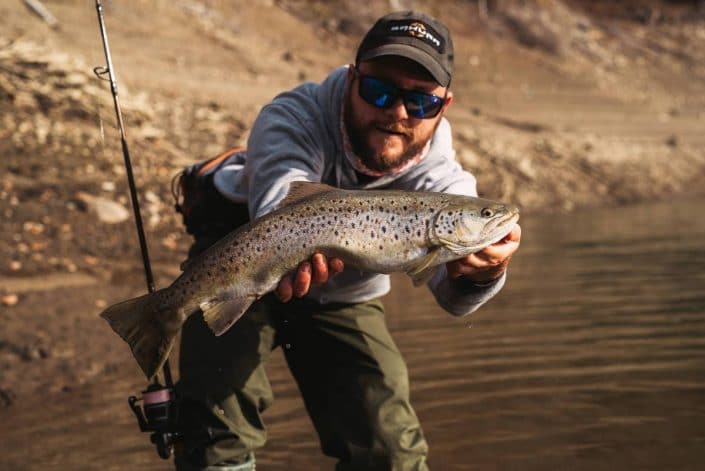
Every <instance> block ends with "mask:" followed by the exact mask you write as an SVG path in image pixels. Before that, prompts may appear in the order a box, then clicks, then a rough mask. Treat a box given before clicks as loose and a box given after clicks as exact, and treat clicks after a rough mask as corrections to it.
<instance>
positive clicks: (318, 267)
mask: <svg viewBox="0 0 705 471" xmlns="http://www.w3.org/2000/svg"><path fill="white" fill-rule="evenodd" d="M343 268H344V266H343V261H342V260H341V259H339V258H337V257H334V258H331V259H330V260H327V259H326V257H325V255H323V254H322V253H320V252H316V253H315V254H313V256H312V257H311V260H310V261H308V260H307V261H305V262H301V264H300V265H299V268H298V269H297V270H296V274H295V275H294V276H291V275H286V276H285V277H284V278H282V279H281V281H280V282H279V286H277V289H276V290H275V294H276V295H277V297H278V298H279V300H280V301H281V302H284V303H286V302H289V301H291V298H292V297H296V298H301V297H303V296H305V295H306V293H308V290H309V289H310V288H311V285H313V286H319V285H322V284H323V283H325V282H327V281H328V279H329V278H330V277H332V276H333V275H335V274H336V273H340V272H341V271H343Z"/></svg>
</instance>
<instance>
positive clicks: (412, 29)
mask: <svg viewBox="0 0 705 471" xmlns="http://www.w3.org/2000/svg"><path fill="white" fill-rule="evenodd" d="M389 31H390V32H391V33H406V34H408V35H410V36H414V37H415V38H419V39H422V40H424V41H426V42H429V43H431V44H432V45H433V46H434V47H436V48H440V47H441V41H440V40H439V39H438V38H436V37H435V36H434V35H433V34H431V33H430V32H429V31H428V29H427V28H426V25H425V24H423V23H420V22H418V21H414V22H413V23H407V24H396V25H392V26H391V27H390V28H389Z"/></svg>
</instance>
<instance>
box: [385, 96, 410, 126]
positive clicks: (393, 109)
mask: <svg viewBox="0 0 705 471" xmlns="http://www.w3.org/2000/svg"><path fill="white" fill-rule="evenodd" d="M384 111H385V112H386V114H387V116H389V117H392V118H394V119H395V120H397V121H402V120H405V119H408V118H409V114H408V113H407V112H406V106H405V105H404V99H403V97H401V96H398V97H397V98H396V99H395V100H394V102H393V103H392V104H391V105H390V106H389V108H385V109H384Z"/></svg>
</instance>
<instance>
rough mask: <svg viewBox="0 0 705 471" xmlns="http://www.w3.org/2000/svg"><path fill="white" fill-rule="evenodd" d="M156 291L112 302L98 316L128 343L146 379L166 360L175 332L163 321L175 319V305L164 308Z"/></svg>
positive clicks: (176, 316) (175, 330) (176, 313)
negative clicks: (112, 303)
mask: <svg viewBox="0 0 705 471" xmlns="http://www.w3.org/2000/svg"><path fill="white" fill-rule="evenodd" d="M157 294H158V292H157V293H150V294H145V295H144V296H140V297H138V298H134V299H129V300H127V301H123V302H121V303H117V304H114V305H112V306H110V307H109V308H107V309H106V310H105V311H103V312H102V313H101V315H100V316H101V317H102V318H103V319H105V320H107V321H108V323H109V324H110V327H112V328H113V330H114V331H115V332H116V333H117V334H118V335H119V336H120V337H122V339H123V340H124V341H125V342H127V343H128V344H129V345H130V349H131V350H132V354H133V355H134V357H135V359H136V360H137V363H138V364H139V365H140V368H142V371H144V374H146V375H147V378H152V376H154V375H155V374H156V373H157V371H159V369H160V368H161V367H162V365H163V364H164V362H165V361H166V359H167V357H168V356H169V352H170V351H171V348H172V347H173V345H174V339H175V338H176V333H177V331H178V328H176V329H175V328H173V327H172V328H168V327H167V324H166V323H165V322H164V321H165V320H168V319H178V312H177V308H172V307H170V306H168V307H164V306H163V305H162V303H160V299H159V296H157ZM170 311H173V312H170ZM169 324H171V325H172V326H173V323H169Z"/></svg>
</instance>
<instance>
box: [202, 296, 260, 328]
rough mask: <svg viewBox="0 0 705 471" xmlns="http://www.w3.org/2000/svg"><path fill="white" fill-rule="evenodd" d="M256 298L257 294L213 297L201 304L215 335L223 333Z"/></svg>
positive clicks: (206, 319)
mask: <svg viewBox="0 0 705 471" xmlns="http://www.w3.org/2000/svg"><path fill="white" fill-rule="evenodd" d="M256 299H257V297H256V296H246V297H240V298H227V299H211V300H209V301H206V302H204V303H201V305H200V308H201V310H202V311H203V320H204V321H206V324H208V327H210V329H211V330H212V331H213V333H214V334H215V335H223V334H224V333H225V332H226V331H227V330H228V329H229V328H230V327H231V326H232V325H233V324H234V323H235V322H237V320H238V319H239V318H240V317H242V315H243V314H244V313H245V311H247V308H249V307H250V305H251V304H252V303H253V302H254V301H255V300H256Z"/></svg>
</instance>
